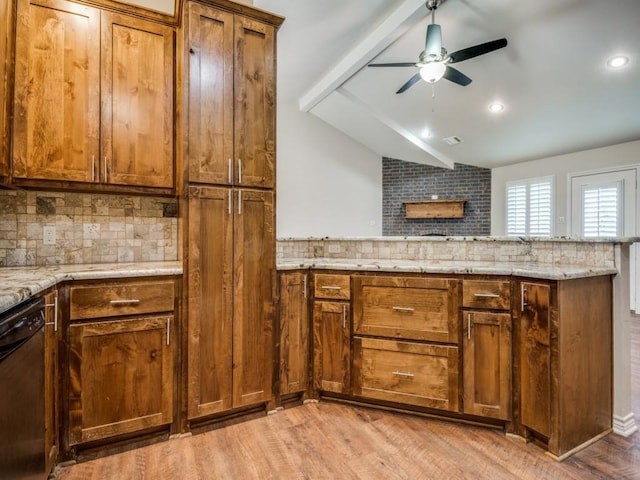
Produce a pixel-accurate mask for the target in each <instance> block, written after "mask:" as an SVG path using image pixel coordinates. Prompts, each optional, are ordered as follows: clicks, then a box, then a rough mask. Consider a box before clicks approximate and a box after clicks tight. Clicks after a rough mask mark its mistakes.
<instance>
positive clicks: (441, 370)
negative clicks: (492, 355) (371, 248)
mask: <svg viewBox="0 0 640 480" xmlns="http://www.w3.org/2000/svg"><path fill="white" fill-rule="evenodd" d="M458 303H459V280H456V279H453V278H435V277H429V278H425V277H414V276H376V275H356V276H354V278H353V317H354V339H353V351H354V353H353V370H354V371H353V393H354V395H357V396H362V397H365V398H371V399H376V400H387V401H392V402H397V403H403V404H407V405H416V406H422V407H428V408H436V409H442V410H448V411H453V412H457V411H458V410H459V400H458V396H459V361H458V353H459V352H458V331H459V326H458V324H459V311H458Z"/></svg>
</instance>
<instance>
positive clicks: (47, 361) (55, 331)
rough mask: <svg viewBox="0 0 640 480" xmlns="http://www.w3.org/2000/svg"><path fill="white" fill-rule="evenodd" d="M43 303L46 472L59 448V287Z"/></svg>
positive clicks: (50, 467)
mask: <svg viewBox="0 0 640 480" xmlns="http://www.w3.org/2000/svg"><path fill="white" fill-rule="evenodd" d="M44 303H45V310H44V318H45V329H44V355H45V358H44V368H45V375H44V408H45V410H44V422H45V423H44V446H45V454H46V459H45V462H46V468H47V472H51V470H52V469H53V467H54V466H55V463H56V460H57V458H58V452H59V450H60V437H59V430H60V416H59V406H60V397H59V395H60V389H59V385H60V381H59V379H60V376H59V373H58V359H59V353H60V352H59V345H60V342H59V340H60V328H59V327H60V321H59V319H60V312H59V310H58V291H57V290H56V291H54V292H51V293H49V294H47V295H45V297H44Z"/></svg>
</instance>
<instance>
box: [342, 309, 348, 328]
mask: <svg viewBox="0 0 640 480" xmlns="http://www.w3.org/2000/svg"><path fill="white" fill-rule="evenodd" d="M342 328H343V329H345V328H347V306H346V305H342Z"/></svg>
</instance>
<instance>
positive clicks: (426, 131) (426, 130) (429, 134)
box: [420, 128, 431, 138]
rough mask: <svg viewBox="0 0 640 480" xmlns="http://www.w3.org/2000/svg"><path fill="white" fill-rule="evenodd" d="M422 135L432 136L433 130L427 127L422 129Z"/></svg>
mask: <svg viewBox="0 0 640 480" xmlns="http://www.w3.org/2000/svg"><path fill="white" fill-rule="evenodd" d="M420 136H421V137H422V138H431V130H429V129H428V128H425V129H424V130H422V132H420Z"/></svg>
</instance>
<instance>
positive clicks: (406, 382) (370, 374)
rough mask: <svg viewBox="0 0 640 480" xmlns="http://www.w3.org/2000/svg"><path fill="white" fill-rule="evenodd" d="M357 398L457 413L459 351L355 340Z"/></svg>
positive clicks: (365, 339) (427, 345)
mask: <svg viewBox="0 0 640 480" xmlns="http://www.w3.org/2000/svg"><path fill="white" fill-rule="evenodd" d="M353 348H354V354H353V357H354V358H353V364H354V372H353V375H354V382H353V383H354V389H353V390H354V391H353V393H354V395H358V396H362V397H367V398H373V399H378V400H388V401H391V402H397V403H404V404H407V405H418V406H421V407H429V408H438V409H441V410H450V411H453V412H457V411H458V348H457V347H455V346H446V345H435V344H425V343H414V342H401V341H397V340H386V339H377V338H360V337H355V338H354V340H353Z"/></svg>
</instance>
